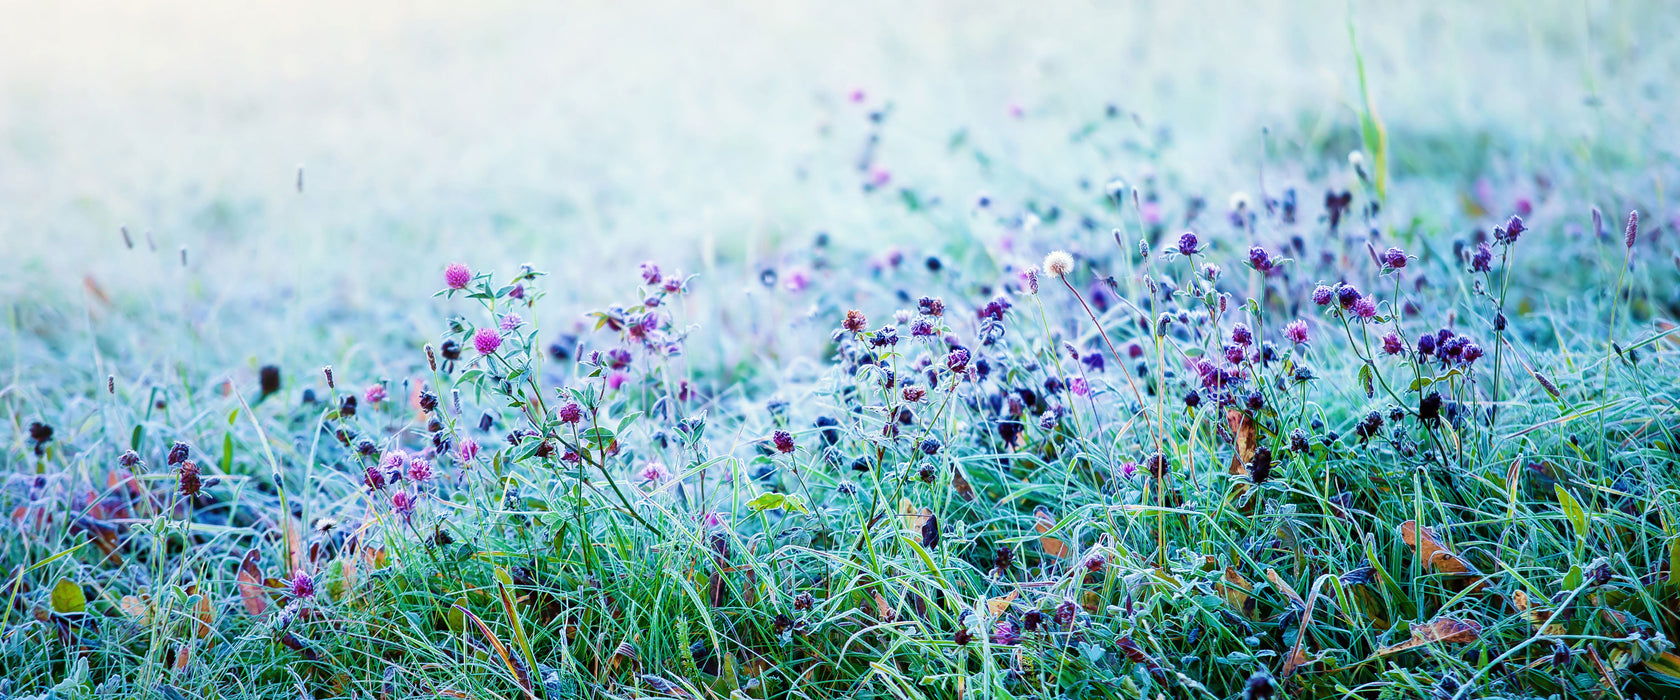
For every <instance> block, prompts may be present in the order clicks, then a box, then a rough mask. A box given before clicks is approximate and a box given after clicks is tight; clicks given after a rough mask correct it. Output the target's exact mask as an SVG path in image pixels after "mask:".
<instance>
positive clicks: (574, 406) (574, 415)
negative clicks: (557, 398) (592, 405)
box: [560, 401, 583, 423]
mask: <svg viewBox="0 0 1680 700" xmlns="http://www.w3.org/2000/svg"><path fill="white" fill-rule="evenodd" d="M560 420H562V421H565V422H567V423H576V422H578V421H581V420H583V407H582V406H579V405H578V402H576V401H572V402H568V403H567V404H566V405H564V406H561V407H560Z"/></svg>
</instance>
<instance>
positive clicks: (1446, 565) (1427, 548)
mask: <svg viewBox="0 0 1680 700" xmlns="http://www.w3.org/2000/svg"><path fill="white" fill-rule="evenodd" d="M1400 537H1401V539H1404V540H1405V541H1406V544H1407V545H1409V546H1411V547H1413V548H1414V549H1416V550H1417V553H1418V556H1419V557H1422V558H1423V561H1424V565H1425V568H1428V569H1430V570H1432V571H1438V572H1441V573H1443V574H1461V575H1471V574H1474V573H1475V570H1474V569H1472V568H1471V567H1470V563H1469V562H1467V561H1464V559H1462V558H1460V557H1459V556H1458V555H1457V554H1454V553H1453V551H1452V550H1451V549H1448V548H1447V547H1446V546H1444V545H1442V544H1441V543H1440V542H1439V541H1437V540H1436V539H1435V535H1434V533H1431V532H1430V531H1429V528H1420V527H1418V525H1417V521H1416V520H1407V521H1406V522H1404V523H1401V524H1400Z"/></svg>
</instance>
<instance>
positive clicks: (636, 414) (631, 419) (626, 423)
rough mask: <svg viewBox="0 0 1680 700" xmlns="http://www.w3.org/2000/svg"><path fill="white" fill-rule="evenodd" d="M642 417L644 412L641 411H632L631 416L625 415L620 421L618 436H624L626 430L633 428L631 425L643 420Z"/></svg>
mask: <svg viewBox="0 0 1680 700" xmlns="http://www.w3.org/2000/svg"><path fill="white" fill-rule="evenodd" d="M641 417H642V412H641V411H631V412H630V413H629V414H627V415H625V416H624V417H623V418H620V419H618V427H617V428H616V429H615V430H617V432H618V434H620V435H623V434H624V431H625V430H626V429H628V428H629V427H630V426H631V424H633V423H635V422H636V419H638V418H641Z"/></svg>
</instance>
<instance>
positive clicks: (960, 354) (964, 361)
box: [945, 347, 969, 374]
mask: <svg viewBox="0 0 1680 700" xmlns="http://www.w3.org/2000/svg"><path fill="white" fill-rule="evenodd" d="M968 360H969V353H968V349H967V348H963V347H957V348H953V349H952V350H951V352H950V354H947V355H946V356H945V366H946V367H949V368H950V369H951V371H952V372H956V373H957V374H962V373H963V372H965V371H967V370H968Z"/></svg>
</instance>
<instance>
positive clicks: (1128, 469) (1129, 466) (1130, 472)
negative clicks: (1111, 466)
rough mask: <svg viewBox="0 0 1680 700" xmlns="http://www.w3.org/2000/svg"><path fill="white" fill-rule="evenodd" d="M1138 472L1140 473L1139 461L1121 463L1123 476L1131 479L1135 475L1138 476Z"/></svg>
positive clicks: (1121, 474)
mask: <svg viewBox="0 0 1680 700" xmlns="http://www.w3.org/2000/svg"><path fill="white" fill-rule="evenodd" d="M1137 473H1138V463H1137V462H1132V461H1127V462H1125V463H1124V464H1121V465H1120V476H1121V477H1122V478H1126V479H1130V478H1132V477H1134V476H1137Z"/></svg>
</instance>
